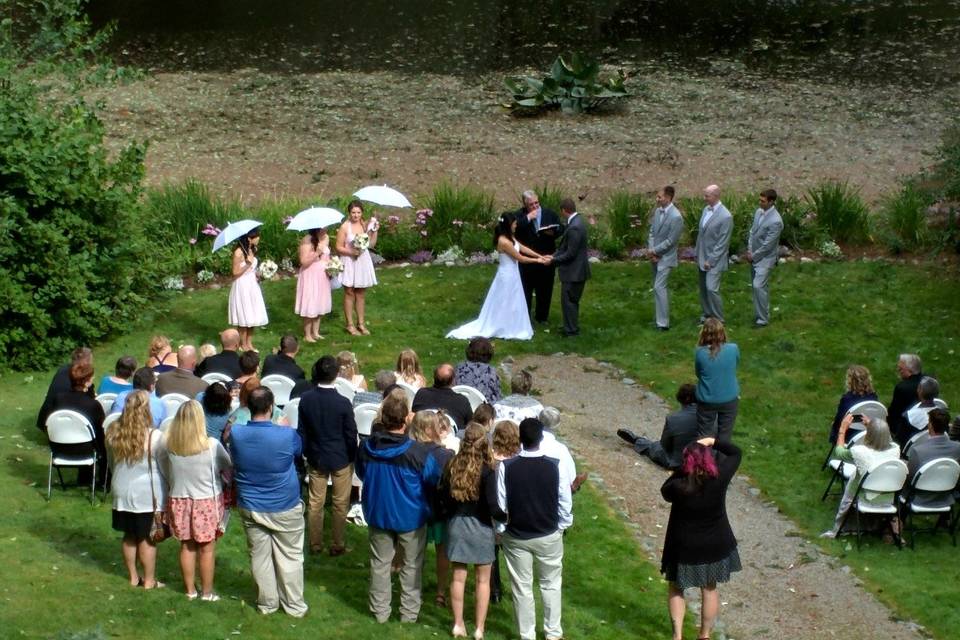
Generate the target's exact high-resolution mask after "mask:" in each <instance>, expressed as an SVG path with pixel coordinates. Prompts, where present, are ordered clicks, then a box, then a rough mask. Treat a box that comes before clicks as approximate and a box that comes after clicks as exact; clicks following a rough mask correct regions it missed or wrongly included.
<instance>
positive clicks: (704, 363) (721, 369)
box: [694, 318, 740, 442]
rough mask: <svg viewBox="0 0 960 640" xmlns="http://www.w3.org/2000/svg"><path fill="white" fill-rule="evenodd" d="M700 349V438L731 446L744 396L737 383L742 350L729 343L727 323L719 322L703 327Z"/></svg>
mask: <svg viewBox="0 0 960 640" xmlns="http://www.w3.org/2000/svg"><path fill="white" fill-rule="evenodd" d="M697 345H698V346H697V351H696V355H695V358H694V361H695V365H696V369H697V425H698V427H699V431H700V436H701V437H703V436H713V437H715V438H716V439H717V440H721V441H724V442H729V441H730V436H731V434H732V433H733V423H734V421H736V419H737V404H738V398H739V396H740V385H739V384H738V383H737V365H738V364H740V349H739V348H738V347H737V345H736V344H735V343H733V342H727V332H726V331H725V330H724V328H723V323H722V322H720V321H719V320H717V319H716V318H707V320H706V322H704V323H703V328H702V329H701V330H700V340H699V342H698V343H697Z"/></svg>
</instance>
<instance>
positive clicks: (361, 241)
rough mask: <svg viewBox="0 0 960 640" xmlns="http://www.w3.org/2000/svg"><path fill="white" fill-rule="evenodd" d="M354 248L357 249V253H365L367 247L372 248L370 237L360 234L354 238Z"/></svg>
mask: <svg viewBox="0 0 960 640" xmlns="http://www.w3.org/2000/svg"><path fill="white" fill-rule="evenodd" d="M353 246H354V247H355V248H356V249H357V251H359V252H360V253H363V252H364V251H366V250H367V247H369V246H370V236H368V235H367V234H365V233H358V234H357V235H356V236H354V238H353Z"/></svg>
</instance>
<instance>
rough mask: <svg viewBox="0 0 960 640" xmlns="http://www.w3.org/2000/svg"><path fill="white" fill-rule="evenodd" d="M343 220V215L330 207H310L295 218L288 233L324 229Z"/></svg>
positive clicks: (288, 227)
mask: <svg viewBox="0 0 960 640" xmlns="http://www.w3.org/2000/svg"><path fill="white" fill-rule="evenodd" d="M341 220H343V214H342V213H340V212H339V211H337V210H336V209H331V208H330V207H310V208H309V209H304V210H303V211H301V212H300V213H298V214H297V215H295V216H294V217H293V220H291V221H290V224H288V225H287V231H310V230H311V229H323V228H325V227H329V226H330V225H332V224H337V223H338V222H340V221H341Z"/></svg>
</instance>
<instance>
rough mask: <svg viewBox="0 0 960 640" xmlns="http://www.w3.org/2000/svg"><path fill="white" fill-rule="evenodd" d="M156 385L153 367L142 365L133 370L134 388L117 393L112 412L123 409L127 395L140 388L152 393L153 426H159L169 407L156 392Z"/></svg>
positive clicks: (151, 411) (111, 408)
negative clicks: (165, 405)
mask: <svg viewBox="0 0 960 640" xmlns="http://www.w3.org/2000/svg"><path fill="white" fill-rule="evenodd" d="M156 386H157V374H155V373H154V372H153V369H151V368H150V367H140V368H139V369H137V370H136V371H134V372H133V389H131V390H129V391H122V392H121V393H119V394H117V399H116V400H114V401H113V406H112V407H110V413H120V412H121V411H123V407H124V405H126V404H127V397H128V396H129V395H130V394H131V393H133V392H134V391H136V390H138V389H139V390H142V391H146V392H147V393H149V394H150V416H151V417H152V418H153V426H155V427H159V426H160V423H161V422H163V420H164V419H165V418H166V417H167V409H166V407H164V406H163V401H162V400H160V397H159V396H158V395H157V394H156V391H155V389H156Z"/></svg>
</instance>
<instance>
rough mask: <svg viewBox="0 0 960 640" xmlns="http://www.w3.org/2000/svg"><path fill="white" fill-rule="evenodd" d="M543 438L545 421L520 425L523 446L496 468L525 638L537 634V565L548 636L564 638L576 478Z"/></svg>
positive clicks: (529, 420) (505, 543)
mask: <svg viewBox="0 0 960 640" xmlns="http://www.w3.org/2000/svg"><path fill="white" fill-rule="evenodd" d="M542 440H543V425H542V424H540V421H539V420H537V419H535V418H527V419H526V420H524V421H523V422H521V423H520V443H521V444H522V445H523V450H522V451H520V454H519V455H518V456H516V457H515V458H511V459H509V460H504V461H503V463H502V464H501V465H500V466H499V467H497V503H498V505H499V507H500V511H501V512H502V513H503V514H506V521H507V524H506V530H505V532H504V534H503V555H504V557H505V558H506V560H507V572H508V573H509V574H510V585H511V587H512V590H513V606H514V609H515V610H516V614H517V625H518V627H519V631H520V638H521V640H534V639H535V638H536V637H537V632H536V615H537V611H536V604H535V603H534V600H533V572H534V567H536V571H537V573H538V574H539V575H538V582H539V584H540V596H541V600H542V601H543V632H544V635H545V636H546V637H547V638H548V639H550V640H557V639H559V638H563V629H562V627H561V626H560V606H561V600H562V598H561V588H562V585H563V532H564V530H566V529H567V528H568V527H570V526H571V525H572V524H573V513H572V508H573V500H572V497H571V495H570V483H571V482H572V481H573V478H568V477H566V475H565V474H564V473H563V469H562V468H561V467H560V464H559V462H558V461H557V459H556V458H548V457H546V456H545V455H544V454H543V452H542V451H541V450H540V442H541V441H542Z"/></svg>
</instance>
